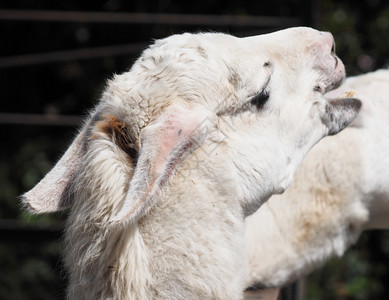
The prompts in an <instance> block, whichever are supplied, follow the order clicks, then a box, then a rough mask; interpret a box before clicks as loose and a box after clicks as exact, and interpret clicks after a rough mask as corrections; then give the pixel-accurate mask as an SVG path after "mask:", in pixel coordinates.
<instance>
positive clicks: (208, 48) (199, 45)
mask: <svg viewBox="0 0 389 300" xmlns="http://www.w3.org/2000/svg"><path fill="white" fill-rule="evenodd" d="M285 41H288V42H287V43H286V42H285ZM332 46H333V38H332V36H331V35H330V34H329V33H321V32H318V31H315V30H313V29H309V28H293V29H289V30H284V31H280V32H276V33H272V34H269V35H263V36H256V37H249V38H243V39H239V38H235V37H232V36H229V35H223V34H183V35H176V36H172V37H169V38H167V39H164V40H160V41H157V42H156V43H155V44H154V45H152V46H151V47H150V48H149V49H147V50H145V52H144V53H143V54H142V56H141V57H140V58H139V59H138V61H137V62H136V63H135V64H134V66H133V67H132V68H131V70H130V71H129V72H126V73H124V74H122V75H117V76H115V77H114V78H113V79H112V80H111V81H110V82H109V83H108V85H107V88H106V90H105V92H104V93H103V95H102V99H101V101H100V103H99V105H98V106H97V107H96V109H95V110H94V111H93V112H92V114H91V117H90V121H88V122H87V123H86V125H85V126H84V128H83V129H82V131H81V133H80V134H81V135H80V137H78V138H77V139H76V140H75V143H74V144H72V145H71V146H70V148H69V150H68V151H67V152H66V153H65V155H64V157H63V158H62V159H61V160H60V161H59V162H58V163H57V165H56V166H55V167H54V168H53V170H52V171H51V172H50V173H48V175H47V176H46V177H45V178H44V179H43V180H42V181H41V182H40V183H38V184H37V186H36V187H35V188H34V189H33V190H32V191H30V192H28V193H26V194H25V195H24V196H23V199H24V202H25V203H26V205H28V207H29V209H30V211H32V212H34V213H40V212H48V211H55V210H58V209H60V208H63V207H65V205H60V203H62V202H61V201H60V200H61V199H62V198H66V199H68V200H69V201H66V203H65V204H66V205H67V206H71V212H70V216H69V219H68V222H67V227H66V237H65V244H66V249H65V265H66V267H67V269H68V271H69V274H70V284H69V289H68V290H69V298H71V299H239V298H241V297H242V291H243V287H244V285H243V279H244V274H243V270H244V268H243V262H242V258H243V256H244V248H243V244H244V243H243V231H244V217H245V216H246V215H248V214H250V213H252V212H253V211H254V210H255V209H257V208H258V207H259V206H260V205H261V204H262V203H263V201H265V200H266V199H267V198H268V197H269V196H270V195H271V194H273V193H275V192H281V191H283V190H284V189H285V188H286V187H287V186H288V185H289V183H290V182H291V180H292V177H293V174H294V172H295V170H296V168H297V166H298V165H299V163H300V162H301V160H302V159H303V157H304V155H305V154H306V152H307V151H308V150H309V149H310V148H311V147H312V146H313V145H314V144H315V143H316V142H317V141H318V140H320V139H321V138H322V137H323V136H325V135H327V134H334V133H336V132H338V131H339V130H341V129H343V127H344V126H346V125H347V124H348V123H350V122H351V121H352V120H353V119H354V118H355V116H356V114H357V111H358V110H359V107H360V102H359V101H358V100H356V99H352V100H340V101H337V102H331V101H328V100H326V99H325V98H324V96H323V94H324V92H325V91H327V90H329V89H332V88H334V87H335V86H337V85H339V84H340V82H341V81H342V80H343V77H344V66H343V64H342V63H341V61H340V60H339V59H337V58H336V56H335V54H334V53H332V52H331V48H332ZM254 99H255V100H254ZM258 99H261V105H258V103H259V100H258ZM80 145H81V147H80ZM74 153H76V154H77V155H73V154H74ZM62 176H64V177H62ZM57 181H58V182H57ZM69 186H70V187H71V189H70V190H69V188H67V187H69ZM64 187H66V188H64ZM53 191H55V193H54V194H52V193H53ZM47 193H49V194H47ZM62 193H64V194H65V195H62ZM55 198H57V202H55V201H54V200H55ZM46 199H49V201H46ZM58 202H59V203H58Z"/></svg>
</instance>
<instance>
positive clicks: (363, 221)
mask: <svg viewBox="0 0 389 300" xmlns="http://www.w3.org/2000/svg"><path fill="white" fill-rule="evenodd" d="M330 94H331V95H330V96H344V95H346V94H349V95H350V94H351V95H355V96H356V97H358V98H360V99H361V100H362V103H363V108H362V111H361V113H360V114H359V116H358V118H357V119H356V120H355V121H354V123H353V124H352V125H351V126H350V127H349V128H347V129H346V130H344V131H343V132H341V133H339V134H338V135H336V136H333V137H328V138H325V139H323V140H322V141H321V142H320V143H319V144H318V145H316V146H315V147H314V148H313V149H312V151H311V152H310V153H309V154H308V155H307V157H306V158H305V160H304V162H303V164H302V165H301V167H300V168H299V170H298V171H297V173H296V176H295V179H294V182H293V184H292V185H291V186H290V187H289V188H288V189H287V190H286V191H285V193H284V194H282V195H276V196H273V197H271V198H270V199H269V201H268V202H266V203H265V204H264V205H263V206H262V207H261V208H260V209H259V210H258V211H257V212H256V213H255V214H253V215H252V216H250V217H248V218H247V219H246V233H245V235H246V243H247V248H246V268H247V270H248V272H247V273H248V277H247V280H246V286H249V285H252V284H257V285H258V284H260V285H262V286H267V287H275V286H281V285H284V284H286V283H287V282H290V281H292V280H295V279H296V278H298V277H300V276H302V275H305V274H307V273H309V272H310V271H312V270H314V269H316V268H318V267H320V266H321V265H322V264H323V263H325V262H326V261H328V260H329V259H330V258H331V257H333V256H335V255H336V256H341V255H342V254H343V253H344V252H345V250H346V249H347V248H348V247H349V246H350V245H352V244H353V243H354V242H355V241H356V240H357V238H358V237H359V235H360V234H361V232H362V231H363V230H364V229H373V228H389V218H388V215H389V156H388V153H389V133H388V129H389V96H388V95H389V70H379V71H376V72H373V73H368V74H365V75H361V76H356V77H350V78H348V79H347V80H346V82H345V84H344V85H342V86H341V88H340V89H337V90H334V91H332V92H331V93H330ZM275 253H276V255H275Z"/></svg>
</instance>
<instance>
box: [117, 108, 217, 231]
mask: <svg viewBox="0 0 389 300" xmlns="http://www.w3.org/2000/svg"><path fill="white" fill-rule="evenodd" d="M210 118H211V115H210V114H209V112H208V111H207V110H205V109H204V108H200V107H198V108H191V109H189V108H187V107H184V106H181V105H175V106H171V107H169V108H167V109H166V110H165V111H164V112H163V113H162V114H161V115H160V116H159V117H158V119H157V120H155V121H153V122H152V123H150V124H149V125H148V126H147V127H145V128H144V129H143V130H142V131H141V135H140V142H141V147H140V151H139V157H138V161H137V165H136V168H135V172H134V175H133V177H132V179H131V182H130V185H129V189H128V192H127V195H126V197H125V199H124V202H123V204H122V207H121V209H120V210H119V212H118V213H117V214H116V216H114V217H113V218H112V219H111V223H112V225H116V224H123V223H127V222H129V223H133V222H135V221H137V219H139V218H140V217H141V216H143V215H144V214H146V213H147V212H148V211H149V209H150V208H151V207H152V206H153V205H154V204H155V202H156V201H157V198H158V195H159V193H160V191H161V188H162V187H163V186H164V185H165V184H166V182H167V181H168V180H169V177H170V176H171V175H172V174H173V173H174V171H175V169H176V166H177V165H178V164H179V163H180V162H181V161H182V160H183V159H184V158H185V157H187V156H188V155H189V154H190V153H192V152H193V151H194V150H195V149H196V148H198V147H199V146H200V145H201V143H202V142H203V141H204V140H205V137H206V131H205V130H204V125H205V123H207V122H205V121H206V120H207V119H208V120H209V119H210Z"/></svg>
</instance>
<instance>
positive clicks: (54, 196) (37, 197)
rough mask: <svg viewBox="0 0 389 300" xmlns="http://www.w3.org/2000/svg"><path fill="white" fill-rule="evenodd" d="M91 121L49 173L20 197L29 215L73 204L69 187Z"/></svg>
mask: <svg viewBox="0 0 389 300" xmlns="http://www.w3.org/2000/svg"><path fill="white" fill-rule="evenodd" d="M91 120H92V119H90V120H89V121H88V122H87V123H86V124H85V125H84V127H83V128H82V130H81V131H80V133H79V134H78V135H77V137H76V138H75V140H74V141H73V143H72V144H71V145H70V147H69V148H68V150H67V151H66V152H65V154H64V155H63V156H62V157H61V159H60V160H59V161H58V162H57V164H56V165H55V166H54V167H53V168H52V169H51V171H50V172H49V173H47V174H46V176H45V177H43V179H42V180H41V181H40V182H39V183H38V184H37V185H36V186H35V187H34V188H32V189H31V190H30V191H29V192H27V193H25V194H24V195H22V196H21V198H22V203H23V205H24V206H25V207H26V208H27V210H28V211H29V212H30V213H36V214H40V213H51V212H56V211H60V210H63V209H66V208H68V207H70V206H71V205H72V204H73V198H72V196H71V185H72V182H73V180H74V178H75V176H76V172H77V170H78V167H79V165H80V162H81V159H82V157H83V156H84V154H85V152H86V140H87V134H88V128H89V123H90V122H91Z"/></svg>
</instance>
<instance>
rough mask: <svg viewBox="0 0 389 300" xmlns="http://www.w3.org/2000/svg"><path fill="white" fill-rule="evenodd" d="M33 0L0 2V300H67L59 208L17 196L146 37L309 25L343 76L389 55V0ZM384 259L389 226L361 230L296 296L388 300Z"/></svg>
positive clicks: (384, 62) (388, 250) (69, 137)
mask: <svg viewBox="0 0 389 300" xmlns="http://www.w3.org/2000/svg"><path fill="white" fill-rule="evenodd" d="M31 3H32V1H20V0H8V1H4V0H2V1H1V3H0V34H1V39H0V99H1V101H0V126H1V131H0V134H1V137H0V138H1V139H0V140H1V142H0V145H1V146H0V299H62V298H63V297H64V287H65V285H66V274H65V273H64V271H63V270H62V264H61V261H60V258H59V256H60V251H61V243H60V241H61V228H62V222H63V220H64V219H65V218H66V212H64V213H60V214H56V215H45V216H39V217H37V216H30V215H27V214H25V213H24V212H23V210H22V208H21V205H20V201H19V198H18V196H19V195H20V194H22V193H23V192H25V191H27V190H29V189H30V188H31V187H33V186H34V185H35V184H36V183H37V182H38V181H39V180H40V179H41V178H42V177H43V176H44V174H45V173H46V172H47V171H48V170H49V169H50V167H51V166H52V165H53V164H54V163H55V161H56V160H57V159H58V158H59V157H60V156H61V154H62V153H63V151H64V150H65V149H66V147H67V145H68V144H69V142H70V141H71V140H72V138H73V136H74V134H75V133H76V128H77V124H78V122H79V120H80V118H79V116H80V115H83V114H85V112H86V111H87V110H88V109H90V108H92V107H93V105H94V104H95V103H96V102H97V100H98V98H99V95H100V94H101V92H102V90H103V88H104V84H105V80H106V79H107V78H109V77H111V76H112V75H113V74H114V73H121V72H123V71H126V70H127V69H128V68H129V67H130V66H131V64H132V63H133V61H134V60H135V59H136V57H137V56H138V55H139V53H140V52H141V51H142V49H144V47H146V45H147V44H149V43H150V42H152V40H153V39H156V38H162V37H165V36H168V35H170V34H174V33H181V32H184V31H191V32H198V31H209V30H212V31H223V32H228V33H231V34H234V35H237V36H247V35H253V34H260V33H263V32H269V31H274V30H277V29H281V28H285V27H289V26H292V25H308V26H313V27H316V28H318V29H320V30H327V31H331V32H332V33H333V34H334V36H335V39H336V43H337V53H338V55H339V56H340V57H341V58H342V60H343V62H344V63H345V65H346V69H347V72H348V74H349V75H356V74H359V73H364V72H368V71H372V70H375V69H378V68H381V67H386V66H387V64H388V62H389V38H388V37H389V4H387V2H386V1H384V0H363V1H362V0H359V1H335V0H321V1H297V0H289V1H288V0H273V1H252V0H240V1H221V0H208V1H202V0H198V1H184V0H182V1H177V0H174V1H173V0H159V1H157V0H154V1H147V0H144V1H125V0H111V1H83V2H81V1H78V0H66V1H65V0H63V1H33V3H34V4H31ZM6 10H19V11H26V15H27V17H25V18H24V19H23V18H22V17H20V16H19V17H18V18H13V19H12V18H11V17H10V16H11V12H9V11H6ZM37 10H43V11H59V12H69V11H78V12H114V13H132V14H133V13H153V14H154V13H155V14H156V13H158V14H161V13H163V14H177V15H179V16H181V17H182V16H186V19H185V21H182V22H176V23H174V22H173V21H171V22H170V23H169V21H168V22H167V23H162V22H157V20H158V19H157V16H154V18H155V19H154V18H152V20H151V21H150V22H148V23H147V22H141V23H133V22H129V21H122V22H114V21H110V22H105V23H104V22H102V21H96V22H88V21H83V20H77V21H59V20H51V21H38V20H31V15H32V14H31V11H35V12H36V11H37ZM29 12H30V14H29ZM189 14H190V15H189ZM193 14H196V15H206V16H209V15H215V16H222V15H228V16H235V17H244V16H251V17H258V20H260V16H273V17H277V20H279V21H278V23H277V22H276V23H275V24H270V23H269V22H268V24H267V25H266V24H263V25H258V24H257V25H245V26H239V25H232V23H231V22H229V23H228V24H227V23H226V24H219V25H215V24H212V21H210V22H209V24H205V23H203V24H197V25H196V24H195V22H196V19H194V20H193V22H192V21H191V20H192V17H193V16H191V15H193ZM28 16H30V17H28ZM42 16H44V14H43V15H41V17H42ZM170 16H171V15H170ZM132 17H134V18H135V17H136V15H132ZM146 17H147V16H145V18H146ZM38 18H39V15H38ZM42 18H43V17H42ZM145 18H144V20H146V19H145ZM290 18H293V19H290ZM211 19H212V18H211ZM153 20H154V21H153ZM171 20H172V19H171ZM214 20H217V18H214ZM191 22H192V23H191ZM388 263H389V235H388V232H386V231H381V232H380V231H370V232H367V233H364V234H363V235H362V236H361V238H360V240H359V242H358V244H357V245H356V246H354V247H353V248H351V249H350V250H349V251H348V252H347V254H346V255H345V256H344V257H343V258H342V259H333V260H332V261H331V262H329V263H328V264H327V265H326V267H325V268H323V269H322V270H319V271H316V272H315V273H313V274H312V275H310V276H308V277H307V278H306V279H305V284H304V286H305V288H304V296H305V299H389V287H388V286H387V285H386V283H387V282H389V268H388Z"/></svg>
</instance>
